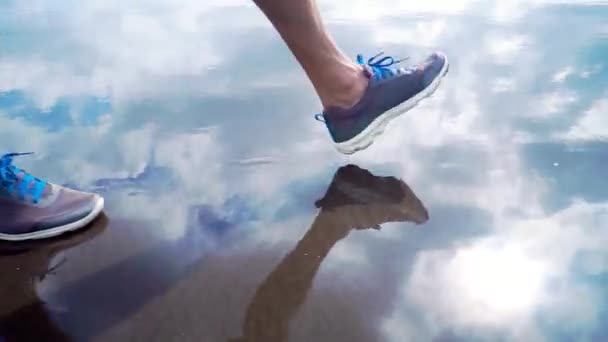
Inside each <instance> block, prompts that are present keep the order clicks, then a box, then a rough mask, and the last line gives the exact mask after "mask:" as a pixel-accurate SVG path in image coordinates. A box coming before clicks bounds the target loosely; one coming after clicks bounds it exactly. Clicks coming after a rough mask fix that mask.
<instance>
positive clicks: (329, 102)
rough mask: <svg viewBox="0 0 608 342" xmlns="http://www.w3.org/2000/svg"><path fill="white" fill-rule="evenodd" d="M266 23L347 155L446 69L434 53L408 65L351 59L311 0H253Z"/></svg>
mask: <svg viewBox="0 0 608 342" xmlns="http://www.w3.org/2000/svg"><path fill="white" fill-rule="evenodd" d="M254 2H255V3H256V4H257V5H258V7H260V9H261V10H262V11H263V12H264V13H265V14H266V16H267V17H268V19H270V21H271V22H272V24H273V25H274V27H275V28H276V29H277V31H278V32H279V34H280V35H281V37H283V39H284V40H285V42H286V43H287V46H288V47H289V49H290V50H291V52H292V53H293V54H294V56H295V57H296V59H297V60H298V62H300V64H301V65H302V67H303V68H304V70H305V71H306V74H307V75H308V77H309V78H310V81H311V82H312V84H313V85H314V87H315V89H316V91H317V94H318V95H319V98H320V100H321V102H322V103H323V107H324V109H323V113H322V114H318V115H317V116H316V118H317V119H318V120H319V121H323V122H325V124H326V125H327V128H328V130H329V133H330V135H331V137H332V139H333V141H334V143H335V145H336V148H337V149H338V150H339V151H340V152H342V153H346V154H352V153H355V152H357V151H359V150H363V149H365V148H367V147H368V146H369V145H371V144H372V143H373V142H374V139H375V138H376V136H378V135H379V134H381V133H382V132H383V131H384V128H385V127H386V125H388V123H389V122H390V121H391V120H393V119H394V118H396V117H398V116H399V115H401V114H403V113H405V112H407V111H408V110H410V109H411V108H413V107H414V106H416V104H417V103H418V102H420V101H421V100H422V99H424V98H426V97H428V96H430V95H431V94H432V93H433V92H434V91H435V89H437V87H438V86H439V82H440V81H441V78H442V77H443V76H445V74H446V73H447V71H448V66H449V64H448V60H447V57H446V56H445V55H444V54H442V53H434V54H432V55H431V56H429V57H428V58H427V59H426V60H424V61H423V62H422V63H419V64H418V65H416V66H415V67H410V68H397V67H395V64H397V63H399V61H397V60H395V59H393V58H392V57H389V56H386V57H380V55H377V56H376V57H373V58H371V59H370V60H368V61H367V62H366V61H365V60H364V59H363V57H362V56H357V63H353V62H351V61H350V60H349V59H348V58H347V57H346V56H344V54H343V53H342V52H340V50H339V49H338V48H337V47H336V45H335V44H334V42H333V41H332V39H331V38H330V37H329V35H328V33H327V32H326V31H325V28H324V27H323V23H322V21H321V17H320V15H319V11H318V9H317V6H316V2H315V0H254Z"/></svg>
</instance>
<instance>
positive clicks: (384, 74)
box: [357, 52, 408, 81]
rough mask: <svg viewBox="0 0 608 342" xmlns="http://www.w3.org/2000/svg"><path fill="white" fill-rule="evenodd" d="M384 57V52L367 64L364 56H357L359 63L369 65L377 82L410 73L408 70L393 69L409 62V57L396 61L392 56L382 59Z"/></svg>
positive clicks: (369, 60)
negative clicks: (406, 61)
mask: <svg viewBox="0 0 608 342" xmlns="http://www.w3.org/2000/svg"><path fill="white" fill-rule="evenodd" d="M382 55H384V52H380V53H379V54H377V55H375V56H374V57H372V58H370V59H368V60H367V63H365V60H364V59H363V55H357V63H358V64H359V65H362V66H366V65H367V66H368V67H369V68H370V69H372V73H373V74H374V79H375V80H376V81H379V80H384V79H389V78H393V77H395V76H399V75H401V74H404V73H407V72H408V69H405V68H394V67H393V66H394V65H395V64H398V63H401V62H403V61H405V60H407V59H408V57H406V58H403V59H397V60H396V59H395V58H393V57H391V56H385V57H382V58H380V57H381V56H382ZM378 58H380V59H378Z"/></svg>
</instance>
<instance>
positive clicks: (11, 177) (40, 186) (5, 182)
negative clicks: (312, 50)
mask: <svg viewBox="0 0 608 342" xmlns="http://www.w3.org/2000/svg"><path fill="white" fill-rule="evenodd" d="M30 154H33V152H29V153H8V154H5V155H3V156H2V157H0V189H5V190H6V191H7V192H8V193H9V194H12V193H13V192H14V191H15V184H16V183H17V181H18V180H19V178H18V177H17V175H18V174H20V173H22V174H23V176H22V177H21V182H20V184H19V186H18V187H17V193H18V195H19V198H20V199H21V200H25V197H26V195H27V194H28V193H29V194H30V195H31V196H32V201H33V202H34V203H38V201H40V197H42V193H43V192H44V189H45V187H46V186H47V184H48V183H47V182H46V181H43V180H41V179H39V178H36V177H34V176H32V175H31V174H29V173H27V172H25V171H24V170H22V169H20V168H17V167H15V166H14V165H13V157H18V156H25V155H30ZM32 183H33V187H32V186H30V185H32Z"/></svg>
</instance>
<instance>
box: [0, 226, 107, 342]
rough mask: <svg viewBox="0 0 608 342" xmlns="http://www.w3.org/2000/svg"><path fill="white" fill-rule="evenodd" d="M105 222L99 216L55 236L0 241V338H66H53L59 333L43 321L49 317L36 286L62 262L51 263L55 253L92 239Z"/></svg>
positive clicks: (43, 339) (41, 339) (48, 339)
mask: <svg viewBox="0 0 608 342" xmlns="http://www.w3.org/2000/svg"><path fill="white" fill-rule="evenodd" d="M106 225H107V220H106V218H105V217H104V216H103V215H101V217H100V219H99V220H96V221H95V223H94V224H93V225H91V227H90V229H83V230H80V231H78V232H76V233H74V234H69V235H65V236H62V237H58V238H55V239H50V240H45V241H24V242H19V243H15V242H6V241H0V274H1V275H2V281H0V322H2V323H0V330H2V328H5V329H6V330H7V331H4V332H0V341H2V337H3V336H4V337H6V338H7V341H69V339H55V338H53V337H56V336H60V335H61V336H62V334H59V333H57V332H56V333H51V331H52V330H57V329H51V327H49V324H45V322H50V319H49V318H48V314H46V313H45V310H42V309H40V308H44V307H43V305H42V304H41V302H40V299H39V298H38V294H37V292H36V285H37V282H38V281H41V280H43V279H44V278H45V277H46V276H48V275H50V274H53V272H54V271H55V270H56V269H57V268H58V267H59V266H60V265H61V264H62V262H58V263H57V264H56V265H55V266H53V267H51V266H50V263H51V260H52V259H53V257H54V256H55V255H57V253H59V252H62V251H65V250H67V249H70V248H73V247H76V246H77V245H80V244H82V243H84V242H86V241H89V240H91V239H93V238H94V237H96V236H98V235H99V234H100V233H101V232H102V231H103V230H104V229H105V227H106ZM39 304H40V305H39ZM36 308H38V309H40V310H38V309H36ZM3 333H5V334H6V335H3ZM33 336H36V337H39V338H34V337H33ZM11 337H13V338H11Z"/></svg>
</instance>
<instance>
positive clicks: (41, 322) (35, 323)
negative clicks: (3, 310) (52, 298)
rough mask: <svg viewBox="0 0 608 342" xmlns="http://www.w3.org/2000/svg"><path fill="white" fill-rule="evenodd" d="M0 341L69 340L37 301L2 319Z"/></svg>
mask: <svg viewBox="0 0 608 342" xmlns="http://www.w3.org/2000/svg"><path fill="white" fill-rule="evenodd" d="M2 338H4V339H2ZM0 341H6V342H24V341H32V342H34V341H51V342H68V341H71V338H70V337H68V335H66V334H65V333H64V332H62V331H61V330H60V329H59V328H58V327H57V326H56V325H55V323H54V322H52V321H51V319H50V317H49V314H48V312H47V311H46V309H45V308H44V304H43V303H42V302H40V301H39V300H37V301H36V302H35V303H34V304H31V305H29V306H27V307H24V308H22V309H20V310H19V311H17V312H15V313H13V314H12V315H10V316H9V317H5V318H2V325H1V326H0Z"/></svg>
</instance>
